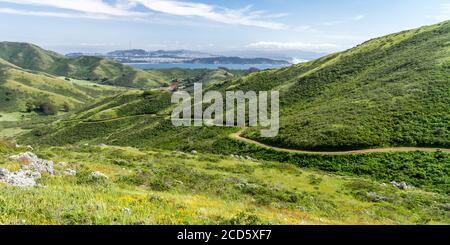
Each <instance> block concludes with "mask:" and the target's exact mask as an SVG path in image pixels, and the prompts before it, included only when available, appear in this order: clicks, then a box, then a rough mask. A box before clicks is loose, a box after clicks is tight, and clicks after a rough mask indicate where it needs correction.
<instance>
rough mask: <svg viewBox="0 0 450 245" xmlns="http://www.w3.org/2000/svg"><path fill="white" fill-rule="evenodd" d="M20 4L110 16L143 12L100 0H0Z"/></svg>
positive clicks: (134, 14) (123, 15) (135, 14)
mask: <svg viewBox="0 0 450 245" xmlns="http://www.w3.org/2000/svg"><path fill="white" fill-rule="evenodd" d="M0 2H8V3H14V4H22V5H36V6H47V7H54V8H59V9H66V10H74V11H78V12H83V13H89V14H103V15H110V16H122V17H129V16H142V15H143V13H138V12H133V11H129V10H128V9H126V8H125V7H124V5H123V4H117V5H110V4H107V3H105V2H103V1H102V0H77V1H73V0H0Z"/></svg>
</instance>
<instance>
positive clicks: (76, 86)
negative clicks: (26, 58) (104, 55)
mask: <svg viewBox="0 0 450 245" xmlns="http://www.w3.org/2000/svg"><path fill="white" fill-rule="evenodd" d="M118 92H120V89H118V88H115V87H112V86H105V85H97V84H95V83H92V82H85V81H78V80H69V81H68V80H66V79H64V78H63V77H55V76H52V75H48V74H45V73H39V72H32V71H28V70H23V69H20V68H13V67H5V66H3V67H0V111H1V112H19V111H21V112H23V111H25V109H26V107H25V104H26V103H27V102H34V103H35V102H37V101H50V102H52V103H54V104H55V105H56V106H58V107H61V106H62V105H63V104H64V103H67V104H68V105H70V106H71V107H72V108H77V107H79V106H80V105H82V104H84V103H86V102H88V101H94V100H96V99H100V98H101V97H104V96H111V95H113V94H115V93H118Z"/></svg>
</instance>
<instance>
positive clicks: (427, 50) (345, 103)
mask: <svg viewBox="0 0 450 245" xmlns="http://www.w3.org/2000/svg"><path fill="white" fill-rule="evenodd" d="M448 40H450V22H448V21H447V22H443V23H440V24H436V25H432V26H426V27H422V28H418V29H414V30H408V31H404V32H400V33H396V34H392V35H388V36H385V37H380V38H376V39H373V40H370V41H367V42H365V43H363V44H361V45H358V46H357V47H355V48H352V49H350V50H347V51H344V52H341V53H335V54H331V55H329V56H326V57H323V58H320V59H318V60H315V61H312V62H308V63H304V64H298V65H293V66H290V67H287V68H282V69H272V70H266V71H260V72H255V73H252V74H249V75H247V76H244V77H241V78H238V79H234V80H224V81H222V82H220V83H213V84H211V86H210V88H209V89H217V90H220V91H226V90H244V91H248V90H254V91H266V90H279V91H280V99H281V102H280V103H281V104H280V107H281V112H280V115H281V119H280V120H281V122H280V123H281V128H280V133H279V135H278V136H277V137H275V138H261V137H259V135H258V132H259V129H257V128H253V129H247V130H246V131H245V132H244V134H243V135H244V136H245V137H248V138H252V139H255V140H258V141H261V142H264V143H266V144H269V145H274V146H278V147H282V148H292V149H304V150H322V151H334V150H347V149H352V150H355V149H364V148H380V147H388V146H429V147H447V148H448V147H450V127H449V121H450V82H449V81H450V43H449V41H448ZM161 98H163V99H165V100H169V98H168V97H161ZM114 99H116V98H111V99H110V100H114ZM142 100H143V97H139V96H137V97H135V98H134V100H133V102H130V103H133V104H135V103H142ZM158 103H162V104H168V103H167V101H166V102H158ZM122 106H124V105H122ZM162 109H164V113H165V114H166V118H165V119H158V120H156V119H155V118H151V119H148V120H150V121H148V120H147V119H142V120H136V119H133V120H131V121H130V122H129V124H127V129H133V127H135V128H134V129H135V130H131V131H130V132H128V133H126V134H121V132H125V131H126V130H125V129H124V130H117V128H120V127H121V126H119V125H116V123H118V122H120V120H116V121H111V122H100V124H102V127H104V125H103V124H108V127H112V128H114V130H112V132H111V134H108V140H109V142H113V143H115V144H124V143H125V142H130V141H132V142H133V145H136V146H142V145H146V144H147V145H148V144H149V145H153V146H154V145H156V146H159V147H164V146H169V145H170V148H177V147H186V146H187V145H191V146H193V147H195V145H196V144H201V145H204V144H203V143H204V142H209V143H210V144H209V145H210V146H208V148H211V144H213V143H211V142H215V141H217V140H219V139H221V137H220V135H222V136H224V137H225V136H226V133H229V132H230V129H222V128H207V129H198V128H193V129H191V128H174V127H173V126H172V125H171V124H170V121H169V120H168V119H167V116H168V114H169V112H170V110H168V109H167V108H162ZM101 111H102V109H97V113H103V112H101ZM106 114H110V115H114V114H111V113H110V112H108V113H106ZM138 114H139V112H137V111H136V110H133V115H138ZM140 114H142V115H145V114H146V113H144V112H142V113H140ZM122 116H123V115H122ZM110 119H112V118H110ZM122 120H125V121H126V120H128V119H127V118H122ZM146 120H147V121H146ZM146 123H147V124H146ZM90 127H95V124H91V125H90ZM116 127H117V128H116ZM81 128H82V129H83V130H85V129H86V127H85V125H84V124H80V125H77V124H76V123H74V122H70V125H68V126H67V127H63V128H57V129H55V131H52V132H51V133H49V134H48V135H45V136H42V135H41V136H42V137H43V139H46V141H47V142H49V143H51V142H58V143H64V142H61V140H60V139H65V140H68V141H70V143H74V142H75V141H77V140H82V139H80V138H79V136H77V137H75V138H70V140H69V138H67V137H61V135H64V132H69V131H70V132H72V133H71V134H75V135H84V134H81V133H77V130H78V129H81ZM203 131H205V132H206V133H204V134H203V133H202V132H203ZM231 131H232V130H231ZM167 132H177V133H176V134H174V135H172V136H170V137H169V136H164V137H163V135H167ZM214 132H216V137H215V136H214ZM165 133H166V134H165ZM190 134H192V135H190ZM52 135H53V136H56V137H53V136H52ZM189 135H190V136H189ZM196 135H202V136H201V137H196ZM81 137H83V136H81ZM89 137H95V139H96V140H97V141H102V140H104V138H103V135H102V134H101V133H96V134H94V135H92V134H91V135H90V136H89ZM159 137H162V138H159ZM183 137H184V138H183ZM208 137H212V138H213V139H208V140H206V139H207V138H208ZM56 138H57V139H56ZM169 138H170V140H169ZM175 138H176V139H175ZM90 139H92V138H90ZM166 140H168V141H167V142H166ZM166 143H167V144H166Z"/></svg>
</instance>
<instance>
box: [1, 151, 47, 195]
mask: <svg viewBox="0 0 450 245" xmlns="http://www.w3.org/2000/svg"><path fill="white" fill-rule="evenodd" d="M9 160H11V161H15V162H19V163H22V166H21V167H20V170H18V171H15V172H10V171H9V170H7V169H0V182H3V183H6V184H8V185H11V186H17V187H33V186H36V185H37V183H36V180H37V179H39V178H40V177H41V173H48V174H54V169H53V162H52V161H49V160H44V159H40V158H39V157H37V156H36V155H35V154H34V153H32V152H25V153H21V154H19V155H16V156H11V157H10V158H9Z"/></svg>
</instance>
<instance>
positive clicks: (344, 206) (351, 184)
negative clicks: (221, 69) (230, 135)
mask: <svg viewBox="0 0 450 245" xmlns="http://www.w3.org/2000/svg"><path fill="white" fill-rule="evenodd" d="M23 150H24V148H15V147H14V144H11V143H8V142H0V167H1V168H7V169H9V170H11V171H14V170H16V169H18V167H19V166H18V164H17V163H15V162H11V161H9V160H8V157H9V156H10V155H12V154H17V153H19V152H23ZM36 152H37V153H38V155H39V157H41V158H44V159H51V160H53V161H55V162H56V163H58V164H57V165H56V169H55V170H56V171H57V173H61V172H62V171H64V170H65V169H67V168H70V169H74V170H76V172H77V173H76V176H67V175H63V174H56V175H48V174H44V175H43V176H42V178H41V179H40V180H39V184H41V185H43V186H45V188H25V189H23V188H11V187H8V186H5V185H4V184H1V183H0V191H1V193H2V196H1V197H0V203H1V207H2V215H1V217H0V224H448V223H449V222H450V220H449V217H450V216H449V209H448V202H449V199H448V196H447V195H442V194H437V193H431V192H427V191H423V190H421V189H417V188H415V189H410V190H407V191H400V190H398V189H396V188H394V187H392V186H390V185H386V184H383V183H381V182H377V181H372V180H369V179H365V178H362V177H341V176H336V175H332V174H328V173H324V172H321V171H313V170H310V169H301V168H298V167H295V166H294V165H291V164H280V163H277V162H271V161H262V160H243V159H239V158H238V159H236V157H228V156H218V155H209V154H186V153H182V152H170V151H143V150H137V149H135V148H130V147H111V146H103V147H98V146H86V145H85V146H70V147H51V148H49V147H38V149H36ZM92 171H100V172H102V173H104V174H106V175H107V176H108V177H109V178H108V179H95V178H92V177H90V176H89V174H90V173H91V172H92Z"/></svg>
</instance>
